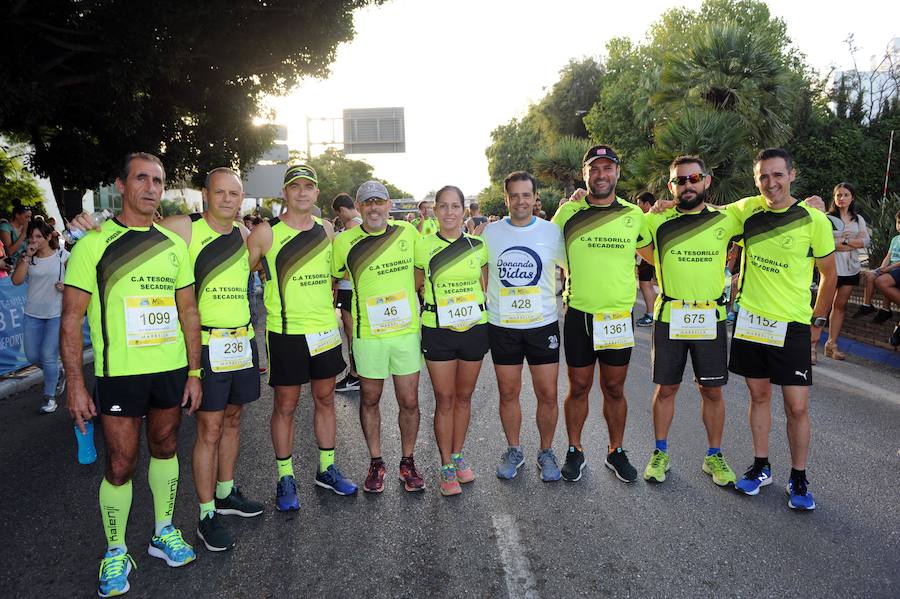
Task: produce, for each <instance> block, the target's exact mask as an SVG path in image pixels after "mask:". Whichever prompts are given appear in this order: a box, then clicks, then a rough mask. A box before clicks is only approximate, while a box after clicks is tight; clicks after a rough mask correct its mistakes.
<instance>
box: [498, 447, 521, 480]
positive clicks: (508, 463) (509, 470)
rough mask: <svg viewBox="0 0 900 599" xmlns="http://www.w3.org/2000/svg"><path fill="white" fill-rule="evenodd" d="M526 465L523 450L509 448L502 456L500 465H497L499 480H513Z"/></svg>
mask: <svg viewBox="0 0 900 599" xmlns="http://www.w3.org/2000/svg"><path fill="white" fill-rule="evenodd" d="M524 463H525V455H524V454H523V453H522V450H521V449H516V448H515V447H508V448H507V449H506V451H505V452H504V453H503V455H502V456H500V463H499V464H498V465H497V478H502V479H505V480H512V479H514V478H515V477H516V474H518V473H519V468H521V467H522V465H523V464H524Z"/></svg>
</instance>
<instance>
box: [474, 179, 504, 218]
mask: <svg viewBox="0 0 900 599" xmlns="http://www.w3.org/2000/svg"><path fill="white" fill-rule="evenodd" d="M478 207H479V208H480V209H481V213H482V214H483V215H484V216H506V214H507V210H506V202H505V201H504V199H503V182H502V181H501V182H500V183H491V184H490V185H489V186H487V187H485V188H484V189H482V190H481V191H480V192H478Z"/></svg>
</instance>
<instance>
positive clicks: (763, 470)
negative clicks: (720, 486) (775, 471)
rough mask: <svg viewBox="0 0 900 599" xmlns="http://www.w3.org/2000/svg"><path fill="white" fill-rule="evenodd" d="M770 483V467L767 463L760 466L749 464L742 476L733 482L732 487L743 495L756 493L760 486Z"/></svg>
mask: <svg viewBox="0 0 900 599" xmlns="http://www.w3.org/2000/svg"><path fill="white" fill-rule="evenodd" d="M771 484H772V468H771V466H769V465H768V464H767V465H765V466H762V467H758V466H756V465H753V466H750V468H748V469H747V472H745V473H744V477H743V478H741V479H740V480H738V481H737V482H736V483H735V484H734V488H735V489H737V490H738V491H740V492H741V493H743V494H744V495H756V494H758V493H759V488H760V487H766V486H768V485H771Z"/></svg>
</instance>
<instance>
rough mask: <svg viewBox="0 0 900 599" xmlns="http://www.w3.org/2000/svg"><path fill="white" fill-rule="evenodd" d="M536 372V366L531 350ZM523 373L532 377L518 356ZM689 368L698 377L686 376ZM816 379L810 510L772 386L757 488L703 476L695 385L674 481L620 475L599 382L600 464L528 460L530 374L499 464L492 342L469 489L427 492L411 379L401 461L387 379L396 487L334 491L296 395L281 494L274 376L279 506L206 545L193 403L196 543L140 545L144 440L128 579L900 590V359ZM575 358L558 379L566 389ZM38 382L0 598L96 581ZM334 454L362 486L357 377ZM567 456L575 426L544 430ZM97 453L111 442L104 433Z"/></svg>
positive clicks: (7, 466) (477, 409)
mask: <svg viewBox="0 0 900 599" xmlns="http://www.w3.org/2000/svg"><path fill="white" fill-rule="evenodd" d="M649 343H650V331H649V329H638V330H637V347H636V348H635V351H634V356H633V358H632V365H631V370H630V372H629V377H628V382H627V387H626V390H627V395H628V399H629V409H630V412H629V417H628V425H627V430H626V449H628V450H629V452H630V457H631V460H632V463H634V465H635V466H636V467H637V468H638V470H639V472H642V471H643V467H644V465H645V464H646V460H647V458H648V456H649V453H650V451H651V450H652V448H653V433H652V426H651V413H650V398H651V394H652V385H651V382H650V368H649ZM526 373H527V369H526ZM526 377H527V374H526ZM687 380H688V381H689V380H690V379H689V378H688V379H687ZM814 380H815V383H816V384H815V386H814V388H813V392H812V397H813V400H812V422H813V442H812V449H811V456H810V466H809V471H808V472H809V478H810V482H811V486H810V489H811V490H812V491H813V492H814V493H815V497H816V503H817V504H818V509H817V510H816V511H814V512H809V513H795V512H793V511H791V510H789V509H788V508H787V499H786V495H785V493H784V484H785V483H786V482H787V475H788V472H789V469H790V462H789V455H788V450H787V445H786V438H785V433H784V414H783V409H782V408H781V405H780V402H779V401H778V398H777V396H776V398H775V400H774V401H773V408H774V409H773V414H774V422H773V435H772V443H771V455H770V459H771V460H772V464H773V475H774V478H775V484H773V485H772V486H770V487H767V488H765V489H763V490H762V492H761V493H760V495H759V496H757V497H754V498H750V497H745V496H741V495H739V494H737V493H735V492H734V491H731V490H724V489H720V488H718V487H716V486H715V485H713V484H712V482H711V481H710V479H709V477H708V476H707V475H705V474H703V473H702V472H701V471H700V465H701V463H702V458H703V456H704V454H705V450H706V441H705V438H706V437H705V433H704V430H703V427H702V424H701V421H700V410H699V400H698V398H697V394H696V391H694V390H693V389H692V388H691V387H690V385H687V386H685V387H683V388H682V391H681V393H680V394H679V399H678V404H677V406H678V407H677V413H676V416H675V422H674V424H673V427H672V430H671V433H670V435H669V447H670V453H671V455H672V470H671V472H670V473H669V478H668V479H667V481H666V482H665V483H664V484H662V485H649V484H646V483H645V482H644V481H643V480H642V479H641V480H639V481H638V482H637V483H634V484H630V485H626V484H624V483H621V482H619V481H618V480H617V479H615V478H614V476H613V475H612V473H611V472H610V471H609V470H607V469H606V468H605V467H604V466H603V457H604V456H603V454H604V451H605V447H606V442H607V435H606V427H605V424H604V422H603V419H602V413H601V409H600V401H599V391H598V390H597V389H596V386H595V389H594V391H593V392H592V400H591V401H592V404H591V414H590V416H589V419H588V423H587V425H586V428H585V437H584V438H585V451H586V457H587V462H588V467H587V468H586V469H585V473H584V476H583V478H582V480H581V481H580V482H578V483H567V482H564V481H560V482H558V483H552V484H546V483H542V482H541V481H540V479H539V476H538V471H537V467H536V465H535V462H534V457H535V454H536V452H537V449H538V447H537V439H538V437H537V430H536V427H535V425H534V422H533V414H534V406H535V398H534V394H533V392H532V391H531V390H530V388H529V387H530V386H529V382H528V380H527V378H526V383H525V386H524V390H523V398H522V401H523V405H524V415H525V418H524V426H523V429H524V430H523V444H524V446H525V451H526V457H527V463H526V467H525V468H523V469H522V471H521V472H520V474H519V476H518V477H517V478H516V479H515V480H513V481H500V480H498V479H497V478H496V477H495V475H494V468H495V466H496V462H497V459H498V458H499V456H500V454H501V453H502V451H503V450H504V448H505V441H504V438H503V434H502V430H501V428H500V422H499V417H498V414H497V388H496V381H495V378H494V373H493V368H492V366H491V364H490V356H488V357H487V359H486V360H485V364H484V368H483V369H482V372H481V377H480V379H479V383H478V387H477V390H476V393H475V396H474V398H473V402H474V405H473V418H472V426H471V429H470V432H469V438H468V441H467V447H466V452H467V455H468V457H469V461H470V463H471V464H472V465H473V467H474V468H475V471H476V475H477V476H478V478H477V480H476V481H475V482H474V483H472V484H470V485H466V486H465V487H464V493H463V494H462V495H460V496H457V497H453V498H444V497H442V496H441V495H440V493H439V492H438V490H437V488H438V487H437V480H436V477H437V466H438V462H439V460H438V456H437V451H436V447H435V444H434V437H433V434H432V431H431V420H432V414H433V406H434V398H433V394H432V392H431V388H430V383H429V380H428V378H427V375H426V376H423V377H422V380H421V383H420V387H419V390H420V402H421V410H422V421H421V429H420V434H419V440H418V442H417V445H416V460H417V464H418V465H419V466H420V469H421V470H422V471H423V473H424V474H425V476H426V480H427V484H428V488H427V489H426V491H425V492H424V493H416V494H410V493H406V492H405V491H404V490H403V488H402V486H401V485H400V484H399V482H397V480H396V473H397V462H398V461H399V458H400V448H399V445H400V439H399V432H398V429H397V427H396V413H397V407H396V403H395V401H394V400H393V393H392V391H391V388H390V386H388V387H387V388H386V392H385V397H384V400H383V406H382V415H383V418H382V420H383V449H384V456H385V460H386V462H387V464H388V479H387V483H388V484H387V485H386V489H385V492H384V493H383V494H381V495H376V496H371V495H367V494H364V493H362V492H360V494H359V495H357V496H354V497H338V496H336V495H333V494H331V493H330V492H329V491H325V490H323V489H320V488H317V487H315V486H313V484H312V481H313V476H314V472H315V466H316V460H317V453H316V446H315V441H314V437H313V434H312V410H311V401H310V398H309V396H308V393H305V394H304V399H303V400H302V403H301V408H300V410H298V414H297V417H296V426H297V436H296V438H297V446H296V448H295V454H294V455H295V458H294V460H295V469H296V473H297V478H298V481H299V492H300V501H301V510H300V511H299V512H297V513H294V514H282V513H278V512H276V511H275V510H274V507H273V503H274V493H275V482H276V471H275V463H274V457H273V453H272V448H271V441H270V437H269V428H268V426H269V425H268V422H269V415H270V410H271V399H272V391H271V389H270V388H269V387H267V386H264V387H263V391H262V398H261V399H260V400H259V401H257V402H255V403H254V404H252V405H251V406H249V408H248V409H247V412H246V416H245V418H244V428H243V438H242V449H241V457H240V459H239V463H238V474H237V482H238V484H239V485H241V487H242V489H243V490H244V492H245V494H246V495H249V496H252V497H254V498H257V499H259V500H263V501H265V502H266V504H267V508H266V512H265V514H264V515H262V516H260V517H258V518H254V519H241V518H236V517H228V520H229V526H230V527H231V529H232V531H233V532H234V533H235V535H236V537H237V545H236V547H235V548H234V550H233V551H230V552H227V553H225V554H212V553H210V552H208V551H206V549H205V548H203V547H202V543H199V542H194V541H195V539H196V535H195V527H196V523H197V516H198V512H197V503H196V496H195V494H194V489H193V482H192V477H191V475H190V461H191V446H192V442H193V438H194V429H195V427H194V421H193V419H192V418H189V417H188V418H185V419H184V422H183V425H182V429H181V440H180V443H179V459H180V464H181V472H182V478H181V484H180V486H179V491H178V503H177V507H176V512H175V524H176V525H177V526H179V527H181V528H182V529H183V530H184V532H185V537H186V538H187V539H188V541H189V542H194V545H195V548H196V549H197V552H198V559H197V561H196V562H194V563H192V564H190V565H188V566H186V567H184V568H181V569H172V568H169V567H167V566H166V565H165V564H164V563H163V562H162V561H160V560H156V559H151V558H150V557H149V556H148V555H147V553H146V549H145V547H146V543H147V541H148V540H149V537H150V534H151V531H152V520H153V509H152V502H151V497H150V492H149V489H148V486H147V479H146V474H145V473H146V466H147V459H148V457H147V453H146V449H145V450H144V452H143V455H142V457H141V461H140V463H139V466H138V472H139V474H138V475H137V476H136V478H135V480H134V505H133V507H132V510H131V518H130V521H129V525H128V537H127V538H128V542H129V547H130V552H131V554H132V555H133V556H134V558H135V560H136V562H137V565H138V569H137V570H136V571H134V572H133V573H132V574H131V577H130V581H131V587H132V590H131V592H130V593H129V595H128V596H130V597H175V596H178V597H282V596H291V597H391V598H393V597H468V598H474V597H490V598H494V597H533V598H537V597H732V596H733V597H759V596H763V597H792V596H809V597H841V598H846V597H898V596H900V515H898V509H897V506H898V492H897V489H898V487H900V484H898V483H900V480H898V479H900V476H898V471H900V455H898V449H900V439H898V435H897V431H898V422H900V394H898V390H900V374H898V372H896V371H886V370H885V367H883V366H877V365H873V364H870V363H863V362H861V361H857V360H852V359H851V360H849V361H848V362H845V363H836V362H833V361H831V360H825V359H824V358H820V366H817V367H816V368H815V370H814ZM566 386H567V383H566V377H565V374H564V373H562V374H561V377H560V381H559V390H560V405H561V404H562V398H563V397H564V394H565V390H566ZM725 396H726V401H727V407H728V416H727V423H726V433H725V441H724V451H725V455H726V457H727V458H728V459H729V462H730V464H731V465H732V467H733V468H734V469H735V470H737V471H739V472H743V470H744V469H745V468H746V466H747V465H748V464H749V462H750V461H751V459H752V450H751V444H750V432H749V429H748V426H747V421H746V408H747V402H748V399H747V392H746V387H745V386H744V384H743V381H742V379H740V378H739V377H734V378H733V380H732V382H731V383H730V384H729V385H728V387H726V390H725ZM39 403H40V393H39V390H38V388H35V389H33V390H32V391H30V392H28V393H22V394H19V395H17V396H15V397H12V398H9V399H7V400H4V401H0V421H2V422H3V425H4V426H3V434H2V435H0V453H2V455H3V459H2V462H0V480H2V481H3V484H2V486H0V500H2V505H4V506H6V507H5V508H4V509H5V513H6V514H7V516H6V518H5V521H4V525H3V530H4V535H3V537H4V538H3V543H2V544H0V563H2V564H3V568H2V573H0V596H2V597H89V596H96V595H95V588H96V582H97V568H98V563H99V559H100V557H101V555H102V553H103V551H104V550H105V542H104V539H103V529H102V526H101V522H100V518H99V514H98V507H97V488H98V485H99V483H100V480H101V477H102V474H103V467H102V457H101V459H100V460H98V462H97V463H95V464H93V465H89V466H80V465H78V464H77V462H76V459H75V443H74V438H73V433H72V428H71V425H70V423H69V419H68V417H67V415H66V414H65V411H64V410H63V409H60V410H59V411H57V412H56V413H55V414H53V415H49V416H38V415H36V408H37V407H38V405H39ZM336 404H337V413H338V444H337V461H338V465H339V466H340V467H341V469H342V470H343V471H344V473H345V474H346V475H348V476H350V477H351V478H352V479H354V480H355V481H356V482H357V483H359V484H360V486H361V485H362V481H363V478H364V477H365V472H366V467H367V464H368V456H367V453H366V450H365V445H364V443H363V438H362V433H361V431H360V427H359V424H358V418H357V412H358V395H357V393H349V394H342V395H338V398H337V400H336ZM554 447H555V450H556V452H557V455H558V456H559V457H560V459H561V460H562V457H563V454H564V452H565V449H566V438H565V426H564V424H563V421H562V410H560V424H559V426H558V428H557V436H556V440H555V443H554ZM98 450H99V451H100V452H101V456H102V440H100V436H99V435H98Z"/></svg>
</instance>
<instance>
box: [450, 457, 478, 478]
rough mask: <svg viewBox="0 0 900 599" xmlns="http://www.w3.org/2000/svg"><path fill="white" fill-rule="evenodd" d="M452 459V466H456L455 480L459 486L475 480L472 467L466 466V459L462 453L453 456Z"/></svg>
mask: <svg viewBox="0 0 900 599" xmlns="http://www.w3.org/2000/svg"><path fill="white" fill-rule="evenodd" d="M453 455H454V456H459V457H453V456H451V457H452V459H453V465H454V466H456V480H458V481H459V482H460V484H463V485H464V484H466V483H470V482H472V481H473V480H475V472H473V471H472V467H471V466H469V465H468V464H466V458H465V457H464V456H463V454H462V453H458V454H453Z"/></svg>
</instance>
